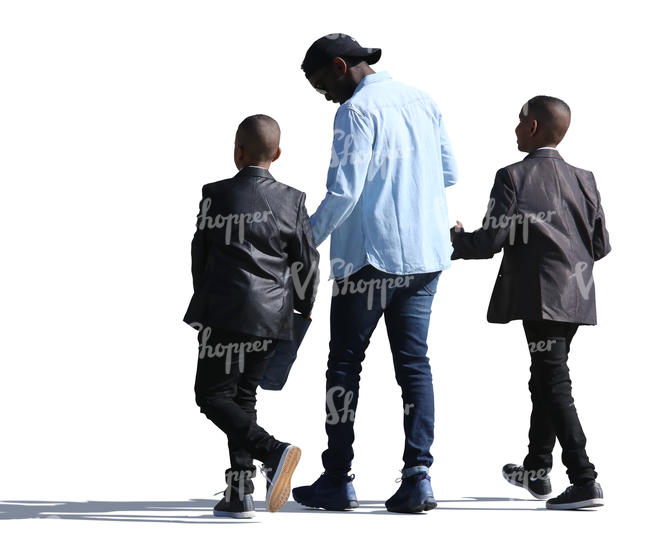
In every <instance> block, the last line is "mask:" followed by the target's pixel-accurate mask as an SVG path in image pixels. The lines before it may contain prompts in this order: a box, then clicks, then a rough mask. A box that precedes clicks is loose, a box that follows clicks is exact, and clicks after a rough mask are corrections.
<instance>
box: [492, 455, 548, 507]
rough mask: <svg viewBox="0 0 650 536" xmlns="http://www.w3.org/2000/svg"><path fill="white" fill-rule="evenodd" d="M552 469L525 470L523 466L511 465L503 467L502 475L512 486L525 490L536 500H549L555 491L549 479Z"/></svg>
mask: <svg viewBox="0 0 650 536" xmlns="http://www.w3.org/2000/svg"><path fill="white" fill-rule="evenodd" d="M550 471H551V470H550V469H537V470H533V469H524V468H523V467H522V466H521V465H515V464H514V463H509V464H507V465H504V466H503V470H502V474H503V478H505V479H506V480H507V481H508V482H510V484H512V485H513V486H518V487H520V488H524V489H526V490H528V491H529V492H530V494H531V495H532V496H533V497H535V498H536V499H548V498H549V497H550V496H551V494H552V491H553V489H552V488H551V479H550V477H549V475H548V474H549V472H550Z"/></svg>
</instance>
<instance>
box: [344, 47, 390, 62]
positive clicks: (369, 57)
mask: <svg viewBox="0 0 650 536" xmlns="http://www.w3.org/2000/svg"><path fill="white" fill-rule="evenodd" d="M341 56H349V57H352V58H363V59H364V60H365V61H366V63H367V64H368V65H372V64H373V63H377V62H378V61H379V58H381V48H358V49H357V50H353V51H350V52H346V53H344V54H341Z"/></svg>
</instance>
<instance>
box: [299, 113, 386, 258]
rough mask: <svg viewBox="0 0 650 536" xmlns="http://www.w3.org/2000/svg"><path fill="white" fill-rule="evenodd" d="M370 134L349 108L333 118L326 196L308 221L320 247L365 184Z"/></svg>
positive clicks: (365, 121) (367, 125) (367, 123)
mask: <svg viewBox="0 0 650 536" xmlns="http://www.w3.org/2000/svg"><path fill="white" fill-rule="evenodd" d="M373 140H374V132H373V129H372V126H371V122H370V120H369V119H368V118H367V117H365V116H364V115H362V114H361V113H360V112H359V111H357V110H355V109H354V108H352V107H347V106H346V107H343V106H342V107H340V108H339V110H338V111H337V113H336V117H335V118H334V141H333V143H332V158H331V160H330V167H329V171H328V173H327V193H326V194H325V199H323V201H322V202H321V204H320V205H319V207H318V209H316V212H314V214H313V215H312V216H311V218H310V221H311V225H312V229H313V233H314V241H315V243H316V245H317V246H318V245H320V244H321V243H323V242H324V241H325V239H326V238H327V237H328V236H329V235H330V234H331V233H332V232H333V231H334V230H335V229H336V228H337V227H338V226H339V225H341V224H342V223H343V222H344V221H345V220H346V219H347V217H348V216H349V215H350V213H351V212H352V210H353V209H354V207H355V205H356V204H357V201H359V197H360V196H361V192H362V191H363V187H364V185H365V182H366V175H367V173H368V166H369V165H370V160H371V158H372V144H373Z"/></svg>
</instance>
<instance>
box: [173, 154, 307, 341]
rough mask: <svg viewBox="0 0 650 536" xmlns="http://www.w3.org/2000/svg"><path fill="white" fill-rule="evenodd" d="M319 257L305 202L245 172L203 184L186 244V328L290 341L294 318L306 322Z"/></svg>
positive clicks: (252, 170)
mask: <svg viewBox="0 0 650 536" xmlns="http://www.w3.org/2000/svg"><path fill="white" fill-rule="evenodd" d="M318 261H319V255H318V252H317V251H316V247H315V246H314V239H313V236H312V230H311V224H310V222H309V216H308V215H307V210H306V209H305V194H304V193H303V192H300V191H299V190H296V189H295V188H291V187H290V186H287V185H286V184H282V183H281V182H277V181H276V180H275V179H274V178H273V176H272V175H271V173H270V172H269V171H268V170H267V169H263V168H259V167H254V166H247V167H244V168H242V169H241V170H240V171H239V173H237V175H235V176H234V177H233V178H231V179H226V180H222V181H217V182H213V183H211V184H206V185H205V186H204V187H203V199H202V200H201V204H200V206H199V215H198V218H197V228H196V232H195V234H194V239H193V240H192V279H193V282H194V295H193V296H192V300H191V301H190V304H189V307H188V309H187V312H186V314H185V317H184V319H183V320H184V321H185V322H187V323H188V324H190V325H193V326H194V327H196V328H197V329H198V328H199V327H200V326H213V327H216V328H221V329H227V330H231V331H238V332H241V333H246V334H250V335H257V336H261V337H269V338H274V339H291V338H292V336H293V327H292V324H293V320H292V317H293V315H292V313H293V310H294V309H296V310H297V311H299V312H300V313H302V314H303V315H306V316H308V315H309V314H310V313H311V309H312V307H313V304H314V299H315V297H316V289H317V287H318V280H319V272H318Z"/></svg>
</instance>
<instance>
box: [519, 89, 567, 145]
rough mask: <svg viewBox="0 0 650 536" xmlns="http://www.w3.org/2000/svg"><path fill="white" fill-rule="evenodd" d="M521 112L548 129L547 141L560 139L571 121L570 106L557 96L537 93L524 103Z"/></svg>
mask: <svg viewBox="0 0 650 536" xmlns="http://www.w3.org/2000/svg"><path fill="white" fill-rule="evenodd" d="M522 112H523V114H524V115H525V116H526V117H528V118H530V119H535V120H537V122H538V123H539V124H540V125H541V126H542V127H543V128H545V129H546V130H547V131H548V133H549V136H550V139H549V141H550V142H553V143H560V142H561V141H562V138H564V135H565V134H566V131H567V130H568V128H569V124H570V123H571V108H569V105H568V104H567V103H566V102H564V101H563V100H562V99H558V98H557V97H550V96H548V95H537V96H536V97H533V98H532V99H530V100H529V101H528V102H527V103H526V104H524V106H523V108H522Z"/></svg>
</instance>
